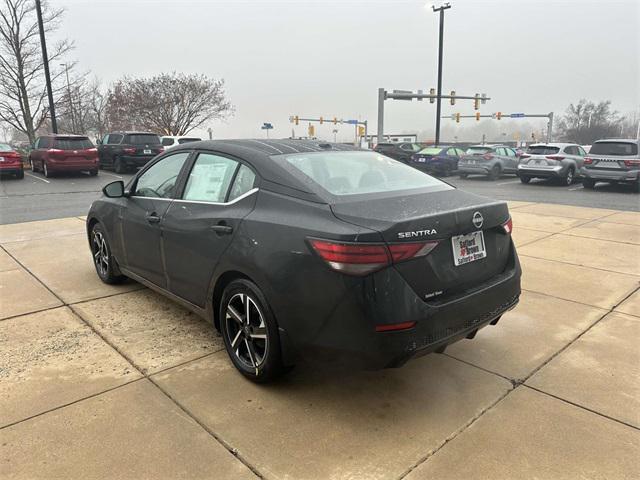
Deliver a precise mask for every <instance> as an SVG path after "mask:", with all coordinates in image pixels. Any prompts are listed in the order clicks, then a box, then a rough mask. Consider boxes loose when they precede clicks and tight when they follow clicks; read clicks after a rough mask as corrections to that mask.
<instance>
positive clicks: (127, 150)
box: [122, 147, 136, 155]
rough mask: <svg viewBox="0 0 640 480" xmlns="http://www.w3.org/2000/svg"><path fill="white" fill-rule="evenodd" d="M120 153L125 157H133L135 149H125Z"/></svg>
mask: <svg viewBox="0 0 640 480" xmlns="http://www.w3.org/2000/svg"><path fill="white" fill-rule="evenodd" d="M122 152H123V153H126V154H127V155H133V154H134V153H136V149H135V148H132V147H126V148H123V149H122Z"/></svg>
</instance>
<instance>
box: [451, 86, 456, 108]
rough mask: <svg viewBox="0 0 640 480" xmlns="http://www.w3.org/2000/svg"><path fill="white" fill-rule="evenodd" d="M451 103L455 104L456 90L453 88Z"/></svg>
mask: <svg viewBox="0 0 640 480" xmlns="http://www.w3.org/2000/svg"><path fill="white" fill-rule="evenodd" d="M450 100H451V105H455V104H456V91H455V90H451V99H450Z"/></svg>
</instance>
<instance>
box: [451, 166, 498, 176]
mask: <svg viewBox="0 0 640 480" xmlns="http://www.w3.org/2000/svg"><path fill="white" fill-rule="evenodd" d="M490 170H491V165H464V164H463V165H461V164H458V173H468V174H469V175H473V174H477V175H488V174H489V171H490Z"/></svg>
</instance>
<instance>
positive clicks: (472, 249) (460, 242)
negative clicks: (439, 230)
mask: <svg viewBox="0 0 640 480" xmlns="http://www.w3.org/2000/svg"><path fill="white" fill-rule="evenodd" d="M451 244H452V245H453V262H454V263H455V265H456V267H457V266H460V265H464V264H466V263H470V262H475V261H476V260H480V259H481V258H485V257H486V256H487V249H486V247H485V244H484V235H483V234H482V230H479V231H477V232H472V233H468V234H467V235H458V236H457V237H452V238H451Z"/></svg>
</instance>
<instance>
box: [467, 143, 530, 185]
mask: <svg viewBox="0 0 640 480" xmlns="http://www.w3.org/2000/svg"><path fill="white" fill-rule="evenodd" d="M518 161H519V158H518V155H517V154H516V151H515V150H514V149H513V148H511V147H507V146H505V145H473V146H471V147H469V148H468V149H467V151H466V152H465V154H464V155H463V156H462V157H460V160H459V161H458V175H460V178H466V177H468V176H469V175H486V176H488V177H489V178H490V179H492V180H496V179H497V178H500V175H502V174H503V173H516V169H517V168H518Z"/></svg>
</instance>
